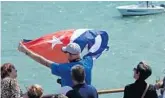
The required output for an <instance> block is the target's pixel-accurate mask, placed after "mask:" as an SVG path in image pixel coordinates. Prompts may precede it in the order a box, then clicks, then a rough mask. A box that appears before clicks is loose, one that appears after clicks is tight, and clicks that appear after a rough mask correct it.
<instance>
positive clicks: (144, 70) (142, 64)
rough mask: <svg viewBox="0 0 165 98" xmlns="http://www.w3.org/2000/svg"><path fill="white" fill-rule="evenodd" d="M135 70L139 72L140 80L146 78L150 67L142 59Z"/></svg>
mask: <svg viewBox="0 0 165 98" xmlns="http://www.w3.org/2000/svg"><path fill="white" fill-rule="evenodd" d="M136 71H137V72H140V77H139V79H141V80H146V79H147V78H148V77H149V76H150V75H151V74H152V69H151V67H150V66H148V65H147V64H146V63H145V62H143V61H141V62H139V64H138V65H137V68H136Z"/></svg>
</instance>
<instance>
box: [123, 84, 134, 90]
mask: <svg viewBox="0 0 165 98" xmlns="http://www.w3.org/2000/svg"><path fill="white" fill-rule="evenodd" d="M133 86H134V83H131V84H127V85H126V86H125V89H131V88H132V87H133Z"/></svg>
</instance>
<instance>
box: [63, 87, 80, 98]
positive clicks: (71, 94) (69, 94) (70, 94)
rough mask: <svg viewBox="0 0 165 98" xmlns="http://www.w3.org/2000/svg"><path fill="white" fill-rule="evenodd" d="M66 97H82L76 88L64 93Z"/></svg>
mask: <svg viewBox="0 0 165 98" xmlns="http://www.w3.org/2000/svg"><path fill="white" fill-rule="evenodd" d="M66 96H67V97H68V98H82V96H81V94H80V93H79V92H78V91H77V90H74V89H73V90H70V91H68V92H67V93H66Z"/></svg>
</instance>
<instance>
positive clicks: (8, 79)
mask: <svg viewBox="0 0 165 98" xmlns="http://www.w3.org/2000/svg"><path fill="white" fill-rule="evenodd" d="M1 82H2V83H10V82H16V79H12V78H10V77H6V78H4V79H2V80H1Z"/></svg>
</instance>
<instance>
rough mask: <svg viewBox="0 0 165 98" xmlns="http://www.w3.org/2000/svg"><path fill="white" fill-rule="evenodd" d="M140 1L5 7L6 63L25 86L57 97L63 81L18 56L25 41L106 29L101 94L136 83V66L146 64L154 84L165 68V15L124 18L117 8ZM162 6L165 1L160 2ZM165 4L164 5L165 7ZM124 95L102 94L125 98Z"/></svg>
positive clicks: (97, 79)
mask: <svg viewBox="0 0 165 98" xmlns="http://www.w3.org/2000/svg"><path fill="white" fill-rule="evenodd" d="M136 3H137V2H117V1H116V2H113V1H109V2H108V1H107V2H92V1H88V2H87V1H84V2H57V1H54V2H52V1H51V2H46V1H45V2H39V1H38V2H23V1H22V2H20V1H19V2H14V1H13V2H4V1H3V2H1V63H2V64H3V63H5V62H11V63H13V64H15V66H16V68H17V70H18V80H19V83H20V86H21V88H22V89H23V91H26V90H25V86H28V85H31V84H34V83H38V84H40V85H42V87H43V88H44V93H45V94H50V93H56V92H57V91H58V89H59V88H60V85H58V84H57V83H56V79H57V78H58V77H56V76H54V75H52V74H51V72H50V69H48V68H46V67H44V66H42V65H40V64H39V63H37V62H35V61H33V60H32V59H30V58H29V57H27V56H25V55H24V54H22V53H20V52H18V50H17V46H18V43H19V41H20V40H21V39H23V38H26V39H34V38H38V37H40V36H42V35H45V34H48V33H52V32H55V31H58V30H64V29H71V28H74V29H78V28H93V29H100V30H106V31H107V32H108V34H109V46H110V50H109V51H107V52H104V54H102V56H101V57H100V58H99V59H97V60H96V61H95V62H94V68H93V77H92V84H93V85H94V86H95V87H96V88H97V89H98V90H101V89H114V88H121V87H124V86H125V85H126V84H129V83H132V82H134V79H133V71H132V69H133V67H135V66H136V65H137V64H138V62H139V61H141V60H144V61H146V62H147V63H148V64H149V65H150V66H151V67H152V71H153V73H152V76H150V77H149V79H147V81H148V82H149V83H155V80H156V78H157V77H158V76H160V78H162V77H163V76H164V73H163V70H164V69H165V13H162V14H157V15H148V16H134V17H121V15H120V13H119V12H118V11H117V9H116V7H117V6H120V5H127V4H136ZM159 3H162V2H159ZM163 3H164V2H163ZM122 96H123V93H116V94H107V95H100V98H108V97H111V98H121V97H122Z"/></svg>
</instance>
